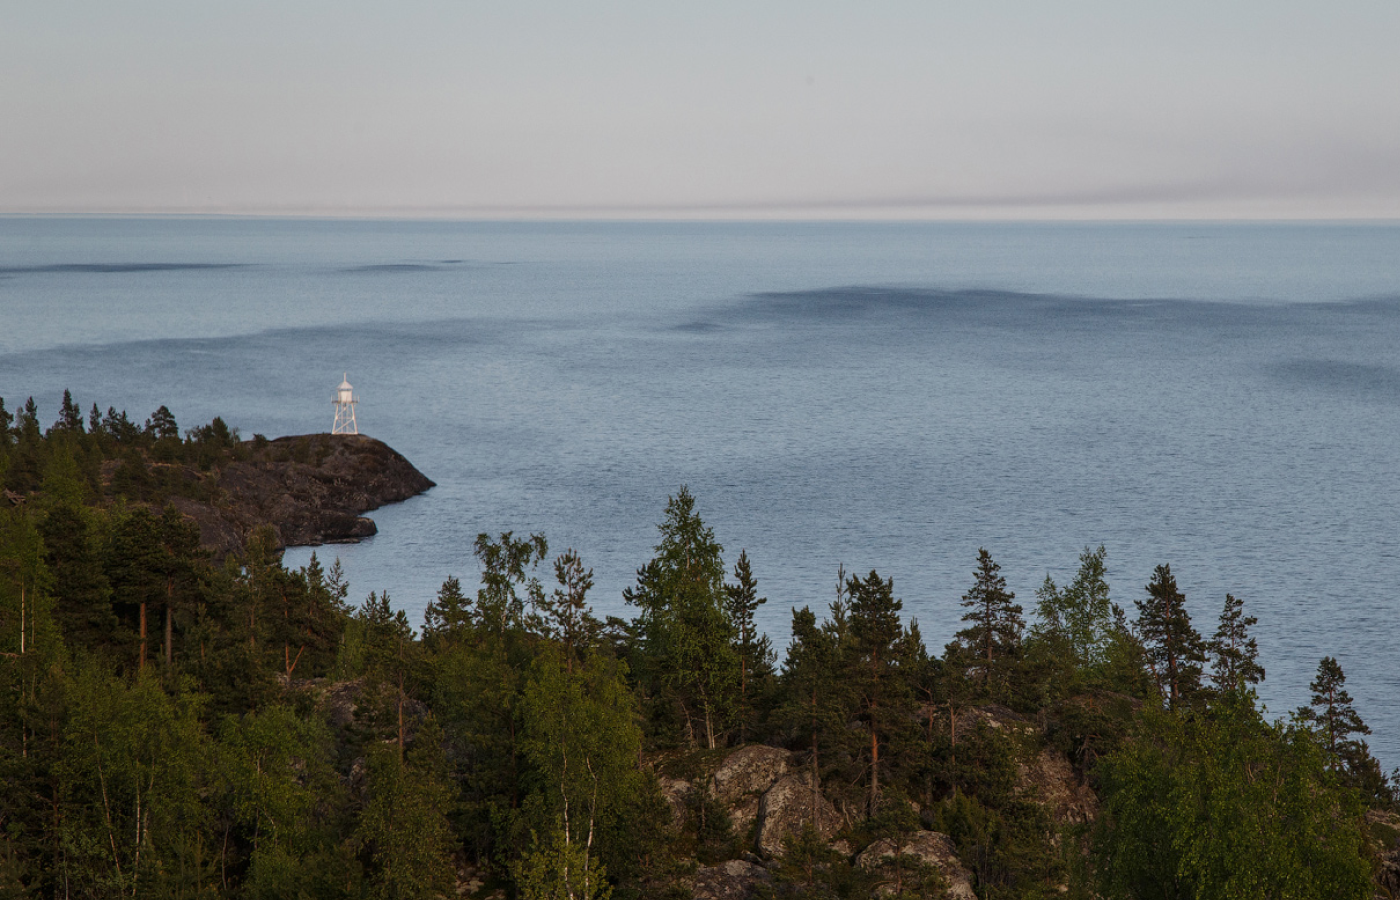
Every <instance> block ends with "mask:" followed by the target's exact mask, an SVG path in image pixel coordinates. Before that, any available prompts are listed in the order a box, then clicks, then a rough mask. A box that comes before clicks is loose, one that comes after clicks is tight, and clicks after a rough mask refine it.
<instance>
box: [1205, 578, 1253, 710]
mask: <svg viewBox="0 0 1400 900" xmlns="http://www.w3.org/2000/svg"><path fill="white" fill-rule="evenodd" d="M1258 621H1259V620H1258V619H1256V618H1255V617H1254V616H1246V615H1245V614H1244V604H1243V603H1241V602H1240V601H1239V600H1236V599H1235V597H1234V595H1233V594H1226V595H1225V608H1224V609H1222V610H1221V611H1220V627H1219V628H1217V629H1216V631H1215V637H1214V638H1213V639H1212V640H1211V642H1210V651H1211V655H1212V656H1213V661H1212V663H1211V682H1212V683H1213V684H1214V685H1215V689H1216V690H1217V691H1227V690H1232V689H1235V688H1241V687H1243V686H1244V685H1247V684H1258V683H1259V682H1261V681H1263V680H1264V667H1263V666H1261V665H1259V642H1258V641H1256V640H1255V639H1254V638H1253V637H1251V636H1250V634H1249V629H1250V628H1251V627H1253V626H1254V625H1255V624H1256V623H1257V622H1258Z"/></svg>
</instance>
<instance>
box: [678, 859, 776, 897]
mask: <svg viewBox="0 0 1400 900" xmlns="http://www.w3.org/2000/svg"><path fill="white" fill-rule="evenodd" d="M772 877H773V876H772V874H771V873H769V871H768V870H767V869H765V868H763V866H760V865H758V864H756V863H751V862H747V861H745V860H742V859H731V860H727V861H726V862H722V863H720V864H719V865H717V866H705V867H702V868H700V869H699V870H698V871H696V873H695V885H694V887H693V889H692V891H693V894H692V896H694V898H695V900H748V898H750V897H752V896H753V894H754V889H755V888H756V887H757V886H758V885H759V884H762V883H764V882H767V881H769V880H771V879H772Z"/></svg>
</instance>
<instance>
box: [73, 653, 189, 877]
mask: <svg viewBox="0 0 1400 900" xmlns="http://www.w3.org/2000/svg"><path fill="white" fill-rule="evenodd" d="M67 695H68V703H69V711H68V720H67V723H66V725H65V727H64V745H63V752H62V757H61V758H60V760H59V761H58V765H57V770H56V777H57V780H58V784H59V793H58V796H59V797H61V798H62V800H61V813H62V815H61V819H60V824H59V830H60V836H61V841H62V846H63V848H64V856H65V867H64V875H65V878H66V879H67V880H69V882H70V885H71V889H72V891H73V893H74V894H77V895H79V896H95V897H108V896H112V897H115V896H120V895H123V894H125V895H126V896H152V895H154V894H155V892H154V891H151V890H150V887H149V886H150V885H152V884H153V883H164V884H165V886H166V887H167V888H170V887H175V886H178V887H180V888H181V889H183V890H187V891H190V892H193V891H194V890H196V889H199V888H200V887H201V886H207V887H209V888H212V887H213V885H212V884H210V883H209V881H210V877H211V873H210V867H209V866H208V865H207V864H205V863H207V862H208V859H209V855H210V854H211V853H212V847H213V846H214V842H213V840H212V837H211V834H210V827H209V826H210V821H209V810H208V807H207V806H205V804H204V803H203V802H202V797H203V795H204V792H205V790H206V788H207V777H206V774H205V773H206V772H207V771H208V769H209V753H210V745H209V740H208V737H207V736H206V734H205V733H204V731H203V729H202V727H201V724H200V702H199V698H198V697H197V696H193V695H190V694H187V693H183V692H182V693H177V694H175V695H173V696H172V695H168V694H167V693H166V692H165V691H164V690H163V689H162V688H161V686H160V683H159V682H158V681H157V680H156V679H155V678H154V677H152V676H151V675H149V674H144V675H142V676H140V677H138V678H136V679H135V680H134V681H130V682H129V681H127V680H125V679H122V678H113V677H112V676H110V675H107V674H106V673H104V672H102V671H101V670H100V669H98V668H96V667H91V666H89V667H82V668H79V669H78V671H77V672H76V674H75V676H74V678H73V681H72V683H71V685H70V686H69V689H68V692H67ZM177 876H178V877H177ZM181 878H183V879H185V880H186V883H184V884H178V885H172V884H171V881H172V879H175V880H176V881H179V880H180V879H181Z"/></svg>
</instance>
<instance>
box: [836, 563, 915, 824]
mask: <svg viewBox="0 0 1400 900" xmlns="http://www.w3.org/2000/svg"><path fill="white" fill-rule="evenodd" d="M848 589H849V590H850V596H851V608H850V618H851V624H850V627H851V651H852V656H853V659H852V665H851V667H850V670H849V671H850V677H851V681H852V685H853V687H854V688H855V690H856V691H858V693H859V696H860V706H861V713H860V718H861V719H862V720H863V721H864V724H865V728H866V731H867V732H868V735H869V740H870V743H869V761H870V794H869V814H870V815H872V816H873V815H875V813H876V812H877V811H878V810H879V807H880V770H881V765H882V763H881V759H880V745H881V743H882V742H883V743H886V744H888V742H889V739H890V737H891V735H892V734H894V733H895V732H896V731H898V730H899V729H900V726H901V725H902V724H903V723H904V720H905V718H906V717H907V712H908V711H907V709H906V708H905V707H906V706H907V700H908V697H909V691H908V686H907V685H906V684H904V682H903V681H902V680H901V678H900V673H899V661H900V655H901V651H902V646H901V645H902V643H903V638H904V628H903V626H902V625H901V624H900V621H899V612H900V610H901V609H903V607H904V604H903V602H901V601H900V600H897V599H895V596H894V580H893V579H887V580H881V578H880V576H879V574H878V573H877V572H875V570H873V569H872V570H871V571H870V574H869V575H867V576H866V577H865V580H864V581H862V580H861V579H860V578H859V577H852V578H851V580H850V582H849V583H848Z"/></svg>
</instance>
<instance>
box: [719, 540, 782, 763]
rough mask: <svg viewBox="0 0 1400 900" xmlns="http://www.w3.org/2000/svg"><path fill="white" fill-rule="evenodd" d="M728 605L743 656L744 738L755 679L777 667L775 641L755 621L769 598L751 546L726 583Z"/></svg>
mask: <svg viewBox="0 0 1400 900" xmlns="http://www.w3.org/2000/svg"><path fill="white" fill-rule="evenodd" d="M724 592H725V599H726V603H725V609H726V611H727V612H728V614H729V622H730V624H731V625H732V626H733V629H734V651H735V652H736V653H737V654H738V656H739V729H740V731H739V739H740V740H741V741H742V740H744V736H745V728H746V727H747V725H748V719H749V716H750V713H751V711H752V707H753V703H754V700H755V698H754V696H753V694H754V691H753V688H752V682H754V680H755V679H756V678H762V677H765V676H767V675H769V674H771V673H772V671H773V643H772V641H770V640H769V639H768V635H766V634H760V633H759V632H758V629H757V627H756V626H755V624H754V613H755V612H757V610H758V608H759V607H760V606H762V605H763V604H765V603H767V602H768V598H767V597H760V596H758V580H757V579H755V578H754V576H753V568H752V566H750V565H749V554H748V551H747V550H740V551H739V561H738V562H736V563H735V564H734V583H732V584H727V585H725V586H724Z"/></svg>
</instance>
